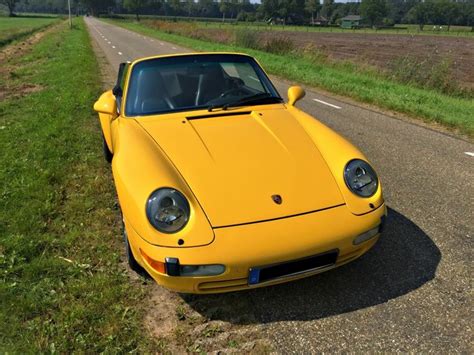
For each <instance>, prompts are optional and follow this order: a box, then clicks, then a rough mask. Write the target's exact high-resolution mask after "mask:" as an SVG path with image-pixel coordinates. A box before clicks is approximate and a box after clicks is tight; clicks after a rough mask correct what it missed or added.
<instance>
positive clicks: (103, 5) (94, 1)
mask: <svg viewBox="0 0 474 355" xmlns="http://www.w3.org/2000/svg"><path fill="white" fill-rule="evenodd" d="M81 2H82V3H83V4H84V7H85V8H87V9H88V10H89V11H90V12H91V13H92V15H93V16H98V15H99V13H101V12H102V11H107V9H108V8H109V7H110V6H114V5H115V1H114V0H81Z"/></svg>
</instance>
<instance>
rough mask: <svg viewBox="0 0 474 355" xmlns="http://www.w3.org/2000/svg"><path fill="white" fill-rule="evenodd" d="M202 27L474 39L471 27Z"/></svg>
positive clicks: (237, 24)
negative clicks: (437, 28) (440, 28)
mask: <svg viewBox="0 0 474 355" xmlns="http://www.w3.org/2000/svg"><path fill="white" fill-rule="evenodd" d="M196 23H197V24H199V26H200V27H204V28H220V29H235V28H245V29H249V30H254V31H282V32H290V31H297V32H321V33H360V34H378V35H380V34H388V35H393V34H395V35H431V36H433V35H440V36H463V37H474V32H471V27H467V26H451V30H450V31H447V26H443V30H433V26H432V25H427V26H425V27H424V29H423V31H420V30H419V27H418V25H396V26H395V27H393V28H382V29H372V28H359V29H345V28H341V27H318V26H291V25H272V26H270V25H268V24H266V23H258V22H232V23H231V22H229V23H222V22H221V23H219V22H205V21H203V22H201V21H196Z"/></svg>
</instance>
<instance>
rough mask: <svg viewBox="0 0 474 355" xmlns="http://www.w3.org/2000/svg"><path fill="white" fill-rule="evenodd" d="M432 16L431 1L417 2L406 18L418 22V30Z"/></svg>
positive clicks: (421, 29)
mask: <svg viewBox="0 0 474 355" xmlns="http://www.w3.org/2000/svg"><path fill="white" fill-rule="evenodd" d="M432 17H433V6H432V3H431V2H419V3H418V4H416V5H415V6H413V7H412V8H411V9H410V11H409V12H408V19H409V20H410V21H411V22H414V23H416V24H418V26H419V27H420V31H423V27H425V25H426V24H427V23H428V22H429V21H430V19H431V18H432Z"/></svg>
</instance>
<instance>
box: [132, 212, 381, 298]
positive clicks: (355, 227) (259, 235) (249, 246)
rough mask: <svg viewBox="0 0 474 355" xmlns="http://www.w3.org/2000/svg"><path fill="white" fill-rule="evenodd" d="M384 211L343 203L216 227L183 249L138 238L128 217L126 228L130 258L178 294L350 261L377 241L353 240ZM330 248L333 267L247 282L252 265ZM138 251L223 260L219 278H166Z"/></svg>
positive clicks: (188, 261)
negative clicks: (358, 211)
mask: <svg viewBox="0 0 474 355" xmlns="http://www.w3.org/2000/svg"><path fill="white" fill-rule="evenodd" d="M385 215H386V207H385V204H383V205H382V206H380V207H379V208H377V209H376V210H374V211H372V212H370V213H367V214H364V215H361V216H356V215H354V214H352V213H351V212H350V211H349V210H348V209H347V207H346V206H345V205H344V206H339V207H334V208H331V209H327V210H324V211H319V212H314V213H308V214H305V215H300V216H296V217H289V218H282V219H278V220H273V221H269V222H260V223H252V224H246V225H241V226H234V227H225V228H216V229H214V233H215V239H214V242H212V243H211V244H209V245H206V246H201V247H188V248H186V247H180V248H179V247H174V248H169V247H158V246H154V245H152V244H149V243H148V242H146V241H145V240H143V239H142V238H141V237H140V236H139V235H138V234H137V233H136V232H135V231H134V230H133V228H131V226H130V224H129V223H128V221H127V220H125V227H126V228H127V233H128V238H129V242H130V246H131V248H132V252H133V254H134V256H135V259H136V260H137V262H138V263H139V264H140V265H142V266H143V267H144V268H145V269H146V270H147V271H148V273H149V274H150V275H151V276H152V277H153V278H154V279H155V280H156V282H158V284H160V285H162V286H164V287H166V288H169V289H171V290H174V291H177V292H183V293H218V292H229V291H237V290H242V289H248V288H255V287H261V286H266V285H271V284H278V283H282V282H287V281H291V280H296V279H300V278H303V277H306V276H310V275H314V274H317V273H320V272H323V271H327V270H330V269H333V268H335V267H338V266H340V265H343V264H345V263H347V262H350V261H352V260H354V259H356V258H358V257H359V256H361V255H362V254H364V253H365V252H367V251H368V250H369V249H370V248H371V247H372V246H373V245H374V244H375V243H376V242H377V240H378V238H379V234H377V235H376V236H375V237H373V238H371V239H370V240H368V241H366V242H363V243H362V244H360V245H353V240H354V238H355V237H357V236H358V235H360V234H361V233H364V232H365V231H368V230H370V229H373V228H375V227H376V226H378V225H380V224H381V222H382V220H383V217H384V216H385ZM335 249H337V250H338V251H339V254H338V258H337V261H336V263H335V264H334V265H331V266H328V267H324V268H321V269H317V270H311V271H308V272H303V273H299V274H298V275H292V276H288V277H282V278H278V279H275V280H270V281H267V282H264V283H259V284H256V285H249V284H248V277H249V270H250V268H252V267H255V266H261V265H271V264H275V263H280V262H285V261H291V260H297V259H301V258H305V257H308V256H312V255H317V254H321V253H324V252H327V251H329V250H335ZM142 252H143V253H145V254H146V255H148V256H149V257H150V258H151V259H153V260H157V261H161V262H164V261H165V259H166V258H178V259H179V261H180V263H181V264H182V265H207V264H223V265H225V266H226V270H225V272H224V273H223V274H221V275H218V276H200V277H182V276H169V275H166V274H164V273H160V272H157V271H156V270H155V269H154V268H152V267H151V266H150V264H149V263H148V262H147V261H146V260H145V259H144V258H143V256H142Z"/></svg>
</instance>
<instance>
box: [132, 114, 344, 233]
mask: <svg viewBox="0 0 474 355" xmlns="http://www.w3.org/2000/svg"><path fill="white" fill-rule="evenodd" d="M281 107H282V108H278V109H272V110H262V111H252V112H229V111H221V112H219V113H217V112H214V113H210V114H209V115H205V116H194V117H193V116H189V115H188V116H186V115H176V114H173V115H170V116H162V117H158V116H156V117H143V118H140V119H137V121H138V123H139V124H140V125H141V126H142V127H143V128H144V129H145V130H146V131H147V132H148V134H149V135H151V136H152V137H153V139H154V140H155V142H156V143H157V144H158V145H159V146H160V147H161V149H162V150H163V152H164V153H165V154H166V155H167V157H168V158H169V159H170V160H171V162H172V163H173V164H174V166H175V167H176V169H177V170H178V171H179V173H180V174H181V176H182V177H183V179H184V180H185V181H186V183H187V184H188V185H189V187H190V188H191V190H192V191H193V193H194V194H195V196H196V197H197V199H198V201H199V203H200V205H201V207H202V208H203V209H204V212H205V213H206V215H207V217H208V219H209V221H210V223H211V225H212V226H213V227H225V226H231V225H237V224H245V223H252V222H258V221H265V220H271V219H276V218H282V217H287V216H292V215H297V214H303V213H308V212H313V211H317V210H321V209H325V208H329V207H333V206H337V205H341V204H343V203H344V199H343V197H342V195H341V192H340V191H339V188H338V186H337V183H336V181H335V179H334V177H333V176H332V174H331V172H330V170H329V168H328V166H327V164H326V162H325V160H324V158H323V156H322V155H321V153H320V152H319V150H318V149H317V148H316V146H315V144H314V143H313V141H312V139H311V138H310V137H309V136H308V135H307V133H306V131H305V130H304V129H303V127H302V126H301V125H300V124H299V123H298V121H297V120H296V119H295V118H294V117H293V116H292V115H291V114H290V113H289V112H288V111H287V110H286V109H285V108H284V106H281ZM341 173H342V172H341ZM275 195H279V196H281V201H277V202H281V203H276V202H275V201H274V199H275V198H274V196H275ZM276 199H277V200H278V198H276Z"/></svg>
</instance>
